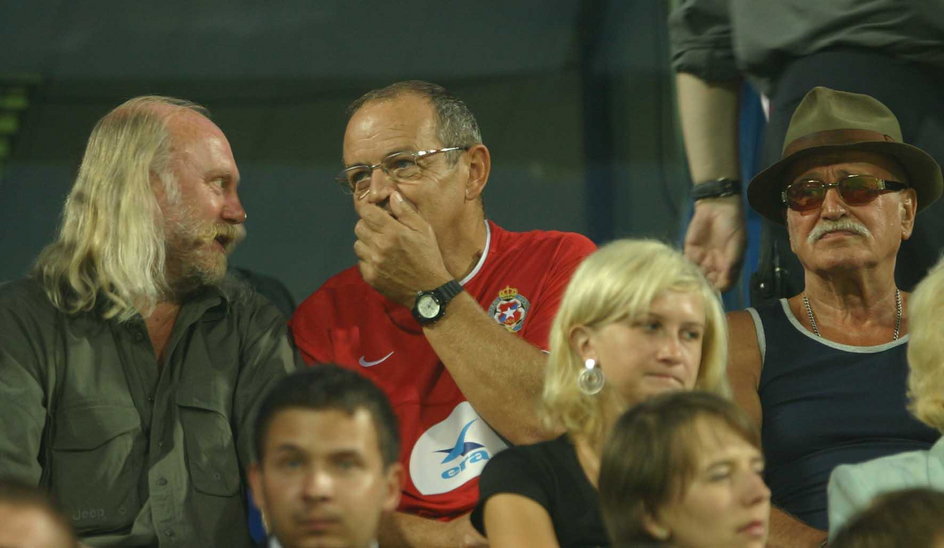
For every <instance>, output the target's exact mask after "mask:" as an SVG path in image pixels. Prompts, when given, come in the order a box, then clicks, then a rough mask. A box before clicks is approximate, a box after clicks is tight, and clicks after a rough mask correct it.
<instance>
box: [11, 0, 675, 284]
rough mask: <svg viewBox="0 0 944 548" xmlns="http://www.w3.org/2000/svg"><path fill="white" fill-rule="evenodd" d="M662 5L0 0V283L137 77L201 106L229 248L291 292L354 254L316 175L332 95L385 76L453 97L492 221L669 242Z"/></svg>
mask: <svg viewBox="0 0 944 548" xmlns="http://www.w3.org/2000/svg"><path fill="white" fill-rule="evenodd" d="M667 10H668V4H667V2H664V1H663V0H611V1H606V0H599V1H593V0H586V1H579V0H569V1H565V0H509V1H504V2H502V1H498V0H486V1H479V2H458V1H441V2H429V1H419V0H401V1H398V2H382V1H379V0H348V1H339V0H319V1H315V0H312V1H302V0H282V1H275V2H248V1H227V2H224V1H220V0H217V1H204V2H201V1H196V0H190V1H183V0H164V1H162V2H132V1H123V2H119V1H113V2H105V1H93V0H72V1H65V0H60V1H55V0H36V1H32V2H21V1H12V0H0V36H2V37H3V44H4V45H3V47H0V91H2V90H8V91H9V90H17V89H20V88H21V87H23V86H25V89H26V90H27V99H28V100H27V104H26V106H25V108H23V109H16V110H14V111H7V112H6V114H5V116H6V118H7V119H8V120H9V119H11V118H12V119H14V120H15V127H14V128H13V130H12V131H10V132H8V135H7V142H8V143H9V145H10V147H9V154H8V156H6V157H5V158H3V159H2V160H0V162H2V164H0V257H2V260H0V280H5V279H12V278H16V277H19V276H21V275H23V274H24V273H25V272H26V271H27V269H28V268H29V266H30V264H31V262H32V260H33V259H34V257H35V255H36V253H37V252H38V251H39V249H41V248H42V246H43V245H44V244H45V243H46V242H48V241H49V240H50V239H51V238H52V237H53V236H54V234H55V231H56V225H57V223H58V215H59V210H60V208H61V205H62V201H63V198H64V196H65V194H66V193H67V192H68V189H69V187H70V185H71V182H72V178H73V176H74V174H75V171H76V167H77V165H78V163H79V160H80V158H81V155H82V151H83V148H84V145H85V140H86V139H87V137H88V133H89V131H90V130H91V128H92V126H93V125H94V123H95V121H96V120H97V119H98V118H100V117H101V116H102V115H103V114H105V113H106V112H107V111H108V110H110V109H111V108H113V107H114V106H116V105H117V104H119V103H120V102H122V101H124V100H125V99H127V98H129V97H131V96H135V95H141V94H146V93H159V94H166V95H175V96H180V97H184V98H187V99H192V100H195V101H197V102H200V103H202V104H204V105H206V106H208V107H209V108H210V110H211V111H212V113H213V117H214V119H215V121H216V122H217V123H218V124H219V125H220V127H221V128H222V129H223V131H224V132H226V134H227V135H228V137H229V139H230V141H231V143H232V146H233V150H234V153H235V155H236V160H237V163H238V164H239V166H240V170H241V172H242V177H243V182H242V185H241V188H240V194H241V196H242V199H243V203H244V205H245V207H246V209H247V211H248V212H249V215H250V218H249V222H248V224H247V229H248V231H249V237H248V239H247V240H246V242H245V243H244V244H243V245H242V246H241V247H240V248H239V250H238V251H237V252H236V253H235V255H234V257H233V263H235V264H237V265H240V266H244V267H247V268H250V269H253V270H256V271H258V272H261V273H265V274H269V275H273V276H276V277H278V278H280V279H281V280H282V281H283V282H285V284H286V285H287V286H288V287H289V289H290V290H291V291H292V293H293V294H294V296H295V298H296V299H301V298H304V297H305V296H307V295H308V294H309V293H310V292H311V291H313V290H314V289H315V288H317V286H318V285H319V284H321V283H322V282H323V281H324V280H325V279H326V278H327V277H328V276H330V275H331V274H332V273H334V272H336V271H338V270H340V269H342V268H344V267H346V266H349V265H351V264H353V262H354V255H353V252H352V250H351V246H352V244H353V241H354V237H353V233H352V228H353V225H354V215H353V213H352V208H351V205H350V202H349V198H348V197H347V196H345V195H344V194H342V193H341V192H340V190H339V189H338V188H337V187H336V185H335V183H334V182H333V175H334V174H335V173H336V172H337V171H338V170H339V169H340V167H341V162H340V155H341V146H340V143H341V135H342V133H343V130H344V122H345V117H344V108H345V106H346V105H347V104H348V103H349V102H350V101H352V100H353V99H355V98H356V97H358V96H359V95H360V94H362V93H363V92H365V91H367V90H368V89H370V88H373V87H378V86H382V85H386V84H388V83H390V82H393V81H396V80H403V79H413V78H419V79H426V80H431V81H435V82H438V83H441V84H443V85H445V86H446V87H447V88H449V89H450V90H451V91H453V92H454V93H455V94H457V95H458V96H460V97H462V98H463V99H465V100H466V101H467V102H468V103H469V105H470V106H471V108H472V110H473V112H475V113H476V115H477V116H478V118H479V123H480V125H481V127H482V130H483V135H484V139H485V142H486V144H487V145H488V146H489V147H490V148H491V150H492V157H493V163H494V169H493V174H492V178H491V180H490V182H489V186H488V189H487V191H486V206H487V213H488V215H489V217H491V218H492V219H494V220H496V221H497V222H498V223H499V224H502V225H503V226H505V227H506V228H509V229H512V230H526V229H531V228H542V229H560V230H571V231H577V232H582V233H584V234H587V235H589V236H590V237H592V238H593V239H594V240H596V241H598V242H603V241H606V240H609V239H612V238H614V237H621V236H630V235H632V236H654V237H658V238H662V239H674V238H675V237H676V234H677V229H678V227H679V226H680V221H679V216H680V214H681V213H682V211H680V209H681V208H682V206H681V204H683V203H685V202H686V201H687V179H686V174H685V170H684V167H683V156H682V153H681V151H680V148H679V144H678V143H679V140H678V137H677V134H676V130H675V122H674V98H673V97H674V91H673V90H672V87H671V75H670V72H669V69H668V45H667V37H666V28H665V18H666V13H667ZM0 103H2V100H0ZM0 107H2V105H0ZM0 115H4V114H2V113H0ZM2 127H3V124H2V123H0V132H2Z"/></svg>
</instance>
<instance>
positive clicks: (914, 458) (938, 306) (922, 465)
mask: <svg viewBox="0 0 944 548" xmlns="http://www.w3.org/2000/svg"><path fill="white" fill-rule="evenodd" d="M908 317H909V322H908V323H909V325H908V330H909V332H910V334H911V340H910V341H909V342H908V369H909V373H908V397H909V399H910V400H911V401H910V405H909V408H910V410H911V412H912V414H914V416H915V417H917V418H918V420H920V421H921V422H923V423H924V424H926V425H928V426H930V427H931V428H934V429H935V430H937V431H939V432H944V338H942V335H944V259H942V260H941V261H939V262H938V263H937V265H935V267H934V268H932V269H931V272H929V273H928V275H927V277H925V278H924V279H923V280H922V281H921V283H919V284H918V286H917V287H916V288H915V291H914V293H912V294H911V298H909V299H908ZM909 487H930V488H933V489H938V490H944V438H942V439H940V440H938V441H937V443H935V444H934V445H932V446H931V448H930V449H929V450H919V451H907V452H904V453H899V454H897V455H889V456H887V457H881V458H877V459H873V460H870V461H867V462H863V463H861V464H846V465H841V466H837V467H836V468H835V469H834V470H833V473H832V475H831V476H830V478H829V488H828V493H829V533H830V536H831V537H832V536H834V535H835V534H836V532H837V531H838V530H839V529H840V528H841V527H842V526H843V525H844V524H845V523H846V522H847V521H848V520H849V519H850V518H852V517H853V516H854V515H855V514H856V513H858V512H859V511H862V510H865V509H866V508H867V507H868V506H869V504H870V503H871V501H872V500H873V499H874V498H876V497H877V496H878V495H881V494H882V493H886V492H889V491H896V490H899V489H906V488H909Z"/></svg>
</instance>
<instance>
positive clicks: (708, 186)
mask: <svg viewBox="0 0 944 548" xmlns="http://www.w3.org/2000/svg"><path fill="white" fill-rule="evenodd" d="M740 194H741V181H739V180H738V179H728V178H727V177H721V178H720V179H714V180H712V181H705V182H703V183H698V184H696V185H695V186H693V187H692V200H695V201H698V200H703V199H705V198H724V197H726V196H735V195H738V196H740Z"/></svg>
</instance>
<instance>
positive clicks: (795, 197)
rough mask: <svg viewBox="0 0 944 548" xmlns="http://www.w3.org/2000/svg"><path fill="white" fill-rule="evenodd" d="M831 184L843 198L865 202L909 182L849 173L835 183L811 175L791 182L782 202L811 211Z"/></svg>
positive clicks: (856, 202) (853, 203) (847, 201)
mask: <svg viewBox="0 0 944 548" xmlns="http://www.w3.org/2000/svg"><path fill="white" fill-rule="evenodd" d="M831 188H835V189H836V191H837V192H839V196H840V197H841V198H842V201H844V202H846V203H847V204H849V205H862V204H867V203H869V202H871V201H872V200H874V199H875V198H877V197H878V196H879V194H885V193H886V192H894V191H898V190H903V189H906V188H908V185H906V184H905V183H899V182H898V181H886V180H885V179H880V178H878V177H873V176H871V175H849V176H848V177H845V178H843V179H840V180H838V181H836V182H835V183H824V182H823V181H817V180H815V179H811V180H809V181H797V182H796V183H793V184H791V185H790V186H788V187H787V188H786V189H785V190H784V191H783V192H781V193H780V199H781V200H782V201H783V205H785V206H787V207H789V208H790V209H792V210H794V211H809V210H811V209H816V208H817V207H819V206H821V205H822V204H823V200H825V199H826V192H828V191H829V189H831Z"/></svg>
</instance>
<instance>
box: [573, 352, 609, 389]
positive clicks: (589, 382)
mask: <svg viewBox="0 0 944 548" xmlns="http://www.w3.org/2000/svg"><path fill="white" fill-rule="evenodd" d="M604 382H606V379H604V378H603V370H602V369H600V368H599V367H597V361H596V360H594V359H593V358H587V359H586V361H584V362H583V369H581V370H580V374H578V375H577V388H580V391H581V392H583V393H584V394H586V395H588V396H593V395H594V394H597V393H599V392H600V390H603V383H604Z"/></svg>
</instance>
